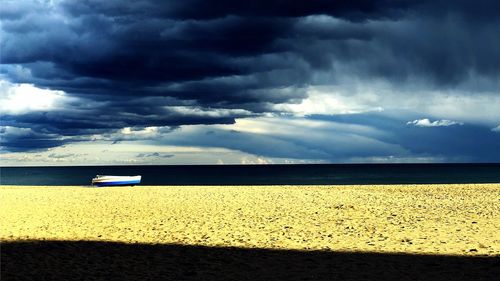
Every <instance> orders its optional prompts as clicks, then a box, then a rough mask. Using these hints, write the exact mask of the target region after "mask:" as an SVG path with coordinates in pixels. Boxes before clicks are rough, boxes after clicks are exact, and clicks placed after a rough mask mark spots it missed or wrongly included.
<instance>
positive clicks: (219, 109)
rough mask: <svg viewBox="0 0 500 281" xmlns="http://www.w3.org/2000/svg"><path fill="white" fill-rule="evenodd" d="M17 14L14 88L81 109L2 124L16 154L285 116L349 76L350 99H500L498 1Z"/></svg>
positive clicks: (9, 15)
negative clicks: (386, 90)
mask: <svg viewBox="0 0 500 281" xmlns="http://www.w3.org/2000/svg"><path fill="white" fill-rule="evenodd" d="M4 2H5V3H3V5H2V6H3V7H2V9H0V16H1V17H2V26H1V30H0V36H1V37H2V40H1V41H0V49H1V50H2V54H1V63H2V64H1V66H0V78H2V79H5V80H8V81H10V83H31V84H34V85H35V86H36V87H40V88H48V89H51V90H61V91H64V92H65V93H66V95H67V96H68V97H71V98H74V99H72V100H70V99H69V100H67V101H66V102H65V103H64V108H57V109H54V110H45V111H30V112H23V113H12V112H6V113H5V112H3V113H1V119H2V123H1V125H2V126H3V127H4V128H7V127H8V128H9V129H8V130H7V129H4V130H3V131H2V140H1V142H2V149H4V150H9V151H22V150H31V149H40V148H47V147H53V146H58V145H61V144H63V143H66V142H71V141H80V140H89V139H90V140H91V139H92V136H93V135H106V134H108V135H109V136H115V137H117V135H116V134H115V133H116V132H117V131H119V130H121V129H123V128H126V127H130V128H137V129H141V128H144V127H151V126H158V127H167V128H169V129H168V130H167V131H165V132H164V133H168V132H169V131H172V130H175V129H176V128H179V127H180V126H183V125H193V124H233V123H234V122H235V120H236V119H237V118H246V117H255V116H260V115H263V114H266V113H278V114H280V113H283V110H281V109H279V108H280V107H279V106H277V105H281V104H290V103H291V104H294V103H295V104H297V103H300V102H301V101H302V100H304V99H306V98H307V97H308V93H307V89H308V87H310V86H315V85H339V84H342V83H344V82H343V81H344V80H343V79H345V77H348V78H349V79H352V81H355V82H349V83H347V84H343V87H344V88H345V89H347V91H349V89H350V87H356V86H358V84H363V85H365V86H366V85H369V84H370V81H372V80H376V79H381V80H384V81H387V83H389V84H390V85H393V86H394V88H395V89H398V87H402V88H404V87H409V86H408V85H411V87H414V88H415V89H416V90H418V91H422V92H425V90H432V91H434V90H436V91H447V94H449V95H453V93H454V92H453V91H455V90H457V91H462V90H463V91H467V92H470V93H472V94H474V93H476V92H480V91H482V92H488V94H489V95H493V96H497V95H498V90H497V88H495V87H497V86H498V85H500V82H499V81H498V77H499V75H500V67H498V65H499V64H500V57H499V56H498V50H499V49H500V37H499V36H498V29H499V26H500V20H499V19H500V4H499V3H496V2H493V1H485V0H479V1H473V2H471V1H465V0H459V1H444V0H443V1H389V0H381V1H364V0H354V1H352V0H351V1H323V0H321V1H299V2H297V1H295V2H294V1H292V2H290V1H282V0H268V1H243V2H241V1H222V0H220V1H203V0H187V1H148V0H140V1H133V3H132V2H130V3H129V2H126V3H125V2H124V1H116V0H111V1H97V0H95V1H94V0H88V1H61V2H53V3H50V2H42V1H4ZM404 93H405V91H401V95H404ZM403 99H404V97H403ZM441 119H444V117H442V118H441ZM413 120H415V119H413ZM407 121H411V120H410V119H408V120H406V122H407ZM365 122H369V121H367V120H365ZM12 128H15V129H12ZM28 128H29V129H28ZM24 129H27V130H29V131H23V130H24ZM15 130H17V131H15ZM461 130H464V128H461ZM14 131H15V132H16V133H14ZM471 132H472V131H471ZM214 135H216V134H214ZM207 136H208V135H207ZM36 140H38V141H36ZM115 140H117V141H119V140H121V139H115ZM235 142H237V143H244V142H245V140H243V139H241V140H240V139H238V140H235ZM275 144H276V145H279V144H278V142H276V143H275ZM242 145H243V144H242ZM311 146H313V145H312V144H311ZM234 147H235V148H236V149H237V148H238V147H239V145H234ZM290 149H294V148H290ZM304 153H305V152H304ZM308 153H309V152H308ZM311 153H312V152H311ZM314 153H319V154H321V153H320V152H317V151H316V152H314ZM314 153H313V154H314ZM278 154H279V153H277V155H278ZM296 154H297V155H295V156H296V157H299V158H300V155H299V154H300V153H299V152H297V153H296ZM279 155H281V154H279ZM295 156H294V157H295Z"/></svg>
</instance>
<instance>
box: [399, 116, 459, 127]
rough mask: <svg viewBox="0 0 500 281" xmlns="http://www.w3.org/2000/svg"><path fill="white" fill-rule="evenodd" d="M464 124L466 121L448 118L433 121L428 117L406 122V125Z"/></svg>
mask: <svg viewBox="0 0 500 281" xmlns="http://www.w3.org/2000/svg"><path fill="white" fill-rule="evenodd" d="M463 124H464V123H461V122H456V121H451V120H446V119H442V120H436V121H432V122H431V121H430V120H429V119H427V118H424V119H417V120H413V121H409V122H408V123H406V125H415V126H417V127H448V126H453V125H463Z"/></svg>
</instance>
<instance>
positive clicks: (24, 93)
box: [0, 80, 67, 114]
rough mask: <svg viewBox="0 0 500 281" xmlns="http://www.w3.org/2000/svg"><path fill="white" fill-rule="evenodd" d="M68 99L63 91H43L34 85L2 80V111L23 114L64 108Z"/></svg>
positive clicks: (0, 107) (0, 94) (0, 95)
mask: <svg viewBox="0 0 500 281" xmlns="http://www.w3.org/2000/svg"><path fill="white" fill-rule="evenodd" d="M66 100H67V97H66V95H65V93H64V92H63V91H53V90H49V89H41V88H37V87H35V86H33V85H32V84H16V83H10V82H8V81H5V80H0V111H2V112H3V113H10V114H22V113H26V112H30V111H46V110H54V109H56V108H62V104H63V103H64V102H66Z"/></svg>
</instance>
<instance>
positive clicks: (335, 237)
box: [0, 184, 500, 256]
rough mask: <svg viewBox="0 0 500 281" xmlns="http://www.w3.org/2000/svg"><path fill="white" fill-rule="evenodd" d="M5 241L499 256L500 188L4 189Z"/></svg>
mask: <svg viewBox="0 0 500 281" xmlns="http://www.w3.org/2000/svg"><path fill="white" fill-rule="evenodd" d="M0 239H1V240H3V241H12V240H93V241H120V242H132V243H135V242H140V243H174V244H184V245H207V246H235V247H249V248H253V247H257V248H279V249H284V248H286V249H310V250H315V249H322V250H333V251H370V252H404V253H425V254H453V255H490V256H492V255H499V254H500V184H473V185H472V184H468V185H397V186H174V187H159V186H136V187H108V188H88V187H76V186H73V187H33V186H20V187H15V186H0Z"/></svg>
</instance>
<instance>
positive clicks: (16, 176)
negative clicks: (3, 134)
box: [0, 164, 500, 185]
mask: <svg viewBox="0 0 500 281" xmlns="http://www.w3.org/2000/svg"><path fill="white" fill-rule="evenodd" d="M95 175H142V182H141V184H142V185H268V184H399V183H500V164H352V165H345V164H332V165H213V166H212V165H207V166H203V165H202V166H198V165H197V166H185V165H183V166H85V167H2V168H0V184H2V185H90V182H91V179H92V178H93V177H94V176H95Z"/></svg>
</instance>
